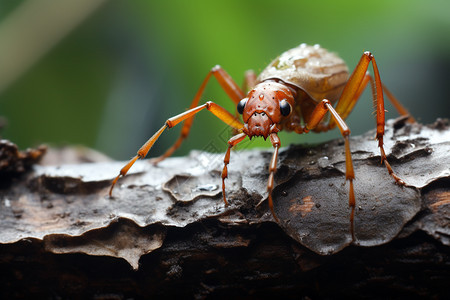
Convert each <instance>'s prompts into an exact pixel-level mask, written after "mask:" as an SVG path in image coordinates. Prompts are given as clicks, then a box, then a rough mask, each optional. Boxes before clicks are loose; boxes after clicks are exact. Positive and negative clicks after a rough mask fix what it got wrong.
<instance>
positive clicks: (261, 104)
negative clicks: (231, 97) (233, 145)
mask: <svg viewBox="0 0 450 300" xmlns="http://www.w3.org/2000/svg"><path fill="white" fill-rule="evenodd" d="M293 106H294V96H293V95H292V92H291V90H290V88H289V87H288V86H287V85H285V84H283V83H281V82H276V81H272V80H270V81H264V82H261V83H259V84H257V85H256V86H255V88H254V89H253V90H251V91H250V92H249V93H248V95H247V97H246V98H244V99H242V100H241V101H240V102H239V104H238V106H237V109H238V112H239V113H240V114H242V117H243V120H244V123H245V125H244V132H245V133H246V134H247V135H248V136H249V137H250V138H251V137H253V136H263V137H264V139H266V138H267V137H268V136H269V134H271V133H273V132H275V133H276V132H278V131H279V129H278V128H277V126H276V125H277V124H278V123H279V122H280V121H281V118H283V117H287V116H289V115H290V114H291V112H292V107H293Z"/></svg>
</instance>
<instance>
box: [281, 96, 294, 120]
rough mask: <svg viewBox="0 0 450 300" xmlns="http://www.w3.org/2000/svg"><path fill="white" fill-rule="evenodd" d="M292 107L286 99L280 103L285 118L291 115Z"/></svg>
mask: <svg viewBox="0 0 450 300" xmlns="http://www.w3.org/2000/svg"><path fill="white" fill-rule="evenodd" d="M291 110H292V107H291V105H290V104H289V102H287V100H286V99H283V100H281V101H280V111H281V114H282V115H283V116H285V117H287V116H289V114H290V113H291Z"/></svg>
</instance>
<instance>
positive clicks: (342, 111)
mask: <svg viewBox="0 0 450 300" xmlns="http://www.w3.org/2000/svg"><path fill="white" fill-rule="evenodd" d="M371 61H372V67H374V68H373V69H374V73H378V70H377V71H375V66H374V64H375V65H376V62H375V58H374V56H373V55H372V53H370V52H369V51H366V52H364V53H363V55H362V56H361V59H360V60H359V62H358V64H357V65H356V67H355V69H354V71H353V73H352V75H351V76H350V78H349V79H348V81H347V84H346V85H345V87H344V90H343V91H342V95H341V97H340V98H339V101H338V103H337V104H336V111H337V112H338V114H339V115H340V116H341V117H342V119H344V120H345V119H346V118H347V117H348V115H349V114H350V113H351V111H352V110H353V107H354V106H355V104H356V102H357V101H358V100H359V98H360V96H361V94H362V92H363V91H364V89H365V88H366V86H367V83H368V82H369V81H370V83H371V87H372V97H373V102H374V106H377V103H380V102H381V103H383V106H384V98H383V93H382V92H380V93H377V91H381V90H383V91H384V92H385V93H386V96H387V97H388V99H389V101H390V102H391V103H392V105H393V106H394V107H395V109H396V110H397V111H398V113H399V114H400V115H402V116H404V115H410V114H409V112H408V110H407V109H406V108H405V107H404V106H403V105H402V104H401V103H400V101H398V100H397V98H395V97H394V95H393V94H392V93H391V92H390V91H389V90H388V89H387V88H386V86H385V85H383V84H380V85H381V86H379V85H377V83H376V82H375V83H374V80H373V78H372V76H370V75H369V74H368V73H367V69H368V67H369V63H370V62H371ZM375 77H378V80H379V81H380V82H381V80H380V79H379V77H380V75H379V73H378V75H377V74H375ZM376 80H377V79H376V78H375V81H376ZM377 112H378V111H377ZM383 117H384V111H383ZM409 121H410V122H414V118H412V117H410V118H409ZM336 125H337V124H336V122H335V121H334V120H330V122H329V124H328V126H327V129H331V128H334V127H335V126H336Z"/></svg>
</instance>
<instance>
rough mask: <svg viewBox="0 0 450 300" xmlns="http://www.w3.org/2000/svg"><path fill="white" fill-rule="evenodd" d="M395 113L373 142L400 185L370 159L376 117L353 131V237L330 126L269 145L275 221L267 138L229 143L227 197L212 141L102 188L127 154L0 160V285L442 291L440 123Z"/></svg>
mask: <svg viewBox="0 0 450 300" xmlns="http://www.w3.org/2000/svg"><path fill="white" fill-rule="evenodd" d="M404 121H405V120H404V119H398V120H396V121H389V122H388V125H387V131H386V136H385V144H386V145H385V149H386V152H387V153H389V155H388V160H389V162H390V163H391V165H392V167H393V169H394V171H395V172H396V173H397V175H398V176H399V177H400V178H402V179H403V180H405V181H406V183H407V186H406V187H400V186H398V185H396V184H395V183H394V180H393V179H392V178H391V177H390V176H389V175H388V173H387V171H386V168H385V167H384V166H383V165H380V155H379V151H378V149H377V147H376V146H377V143H376V142H375V141H374V136H375V133H374V132H373V131H371V132H369V133H367V134H365V135H362V136H357V137H353V138H352V139H351V150H352V155H353V161H354V166H355V173H356V180H355V194H356V203H357V204H356V206H357V209H356V215H355V238H356V240H355V241H353V242H352V239H351V235H350V224H349V213H350V209H349V207H348V184H345V175H344V173H345V170H344V169H345V153H344V147H343V141H342V140H341V139H337V140H334V141H330V142H327V143H323V144H320V145H317V146H308V145H298V146H289V147H287V148H283V149H282V150H281V151H280V155H279V164H278V170H277V173H276V176H275V189H274V191H273V198H274V205H275V211H276V213H277V216H278V217H279V219H280V222H279V223H276V222H275V221H274V219H273V217H272V215H271V214H270V212H269V210H268V208H267V204H266V203H265V202H263V203H261V204H260V205H258V204H259V203H260V202H261V201H264V200H265V199H266V198H267V192H266V184H267V178H268V163H269V160H270V157H271V150H250V151H234V152H233V153H232V154H231V163H230V165H229V168H228V174H229V178H228V179H227V180H226V191H227V199H228V200H229V202H230V204H231V205H230V206H229V207H224V204H223V200H222V197H221V176H220V174H221V170H222V167H223V154H211V153H205V152H199V151H193V152H192V153H191V154H190V155H189V156H188V157H179V158H169V159H167V160H165V161H163V162H162V163H160V164H159V165H158V166H156V167H154V166H152V165H151V164H149V163H148V162H146V161H142V162H138V163H136V165H135V166H133V168H132V169H131V170H130V173H129V174H130V175H128V176H126V177H125V178H123V179H121V180H120V181H119V184H118V186H117V188H116V189H115V190H114V198H112V199H111V198H109V197H108V196H107V193H108V188H109V184H110V182H111V179H112V178H114V177H115V176H116V175H117V172H118V170H119V169H120V168H121V167H122V165H123V164H124V163H123V162H97V163H83V164H72V165H67V164H63V165H59V166H39V165H37V166H35V167H34V170H33V171H31V172H29V173H27V174H25V175H18V174H10V173H9V174H8V175H5V173H2V174H0V176H2V178H6V177H8V178H9V180H8V181H5V180H4V181H3V182H2V188H1V189H0V197H1V198H0V199H1V205H2V209H1V210H0V219H1V221H0V222H1V228H2V230H1V232H0V266H1V271H0V272H1V273H0V274H2V283H3V288H2V289H1V292H0V296H3V298H6V297H11V296H15V297H29V296H31V295H32V296H46V297H49V296H51V297H54V296H58V297H69V296H70V297H74V296H75V297H90V298H92V297H97V298H102V297H103V298H108V297H109V296H115V297H116V298H117V297H118V298H128V297H133V298H140V297H149V296H164V297H171V296H186V295H188V296H190V297H193V298H204V297H214V296H216V297H226V296H239V297H255V298H262V297H268V296H277V297H284V298H294V297H295V298H299V296H307V297H311V298H315V297H344V296H345V297H348V296H350V297H351V296H353V297H354V296H362V295H364V296H365V297H372V298H380V297H386V296H388V297H390V298H392V297H407V296H416V297H417V295H419V296H426V297H437V298H448V296H449V291H448V288H447V285H448V282H449V280H450V268H449V267H450V260H449V254H450V250H449V246H450V226H449V210H450V205H449V203H450V170H449V165H448V162H449V161H450V157H449V156H450V155H449V153H450V129H449V123H448V120H438V121H436V122H435V123H434V124H432V125H430V126H424V125H420V124H413V125H411V124H408V123H405V122H404ZM4 147H5V146H4V144H2V143H0V154H1V153H2V152H1V151H3V150H4V149H5V148H4ZM3 153H5V152H3ZM5 157H6V158H5ZM8 157H9V156H8V155H5V156H2V155H0V161H1V159H3V160H6V161H8ZM83 160H86V158H83ZM19 161H20V159H19ZM9 163H12V160H10V161H9ZM0 165H1V164H0ZM1 170H2V169H1V168H0V172H1ZM127 263H128V264H129V265H131V267H132V269H133V270H132V269H131V268H130V267H129V265H128V264H127ZM36 278H40V279H41V280H36ZM25 284H26V286H27V289H26V290H24V289H23V288H21V287H22V286H24V285H25ZM379 287H382V289H380V288H379ZM108 295H109V296H108ZM446 296H447V297H446Z"/></svg>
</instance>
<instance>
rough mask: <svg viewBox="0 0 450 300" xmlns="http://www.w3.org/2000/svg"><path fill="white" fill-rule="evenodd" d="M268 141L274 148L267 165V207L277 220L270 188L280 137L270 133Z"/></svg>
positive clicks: (275, 167) (275, 168)
mask: <svg viewBox="0 0 450 300" xmlns="http://www.w3.org/2000/svg"><path fill="white" fill-rule="evenodd" d="M269 138H270V142H271V143H272V146H273V148H274V149H275V150H274V152H273V155H272V160H271V161H270V165H269V179H268V181H267V192H268V193H269V196H268V199H269V208H270V211H271V212H272V215H273V218H274V219H275V221H277V222H278V218H277V216H276V215H275V211H274V210H273V201H272V190H273V177H274V175H275V172H276V171H277V160H278V149H279V148H280V138H279V137H278V135H277V134H276V133H271V134H270V136H269Z"/></svg>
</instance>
